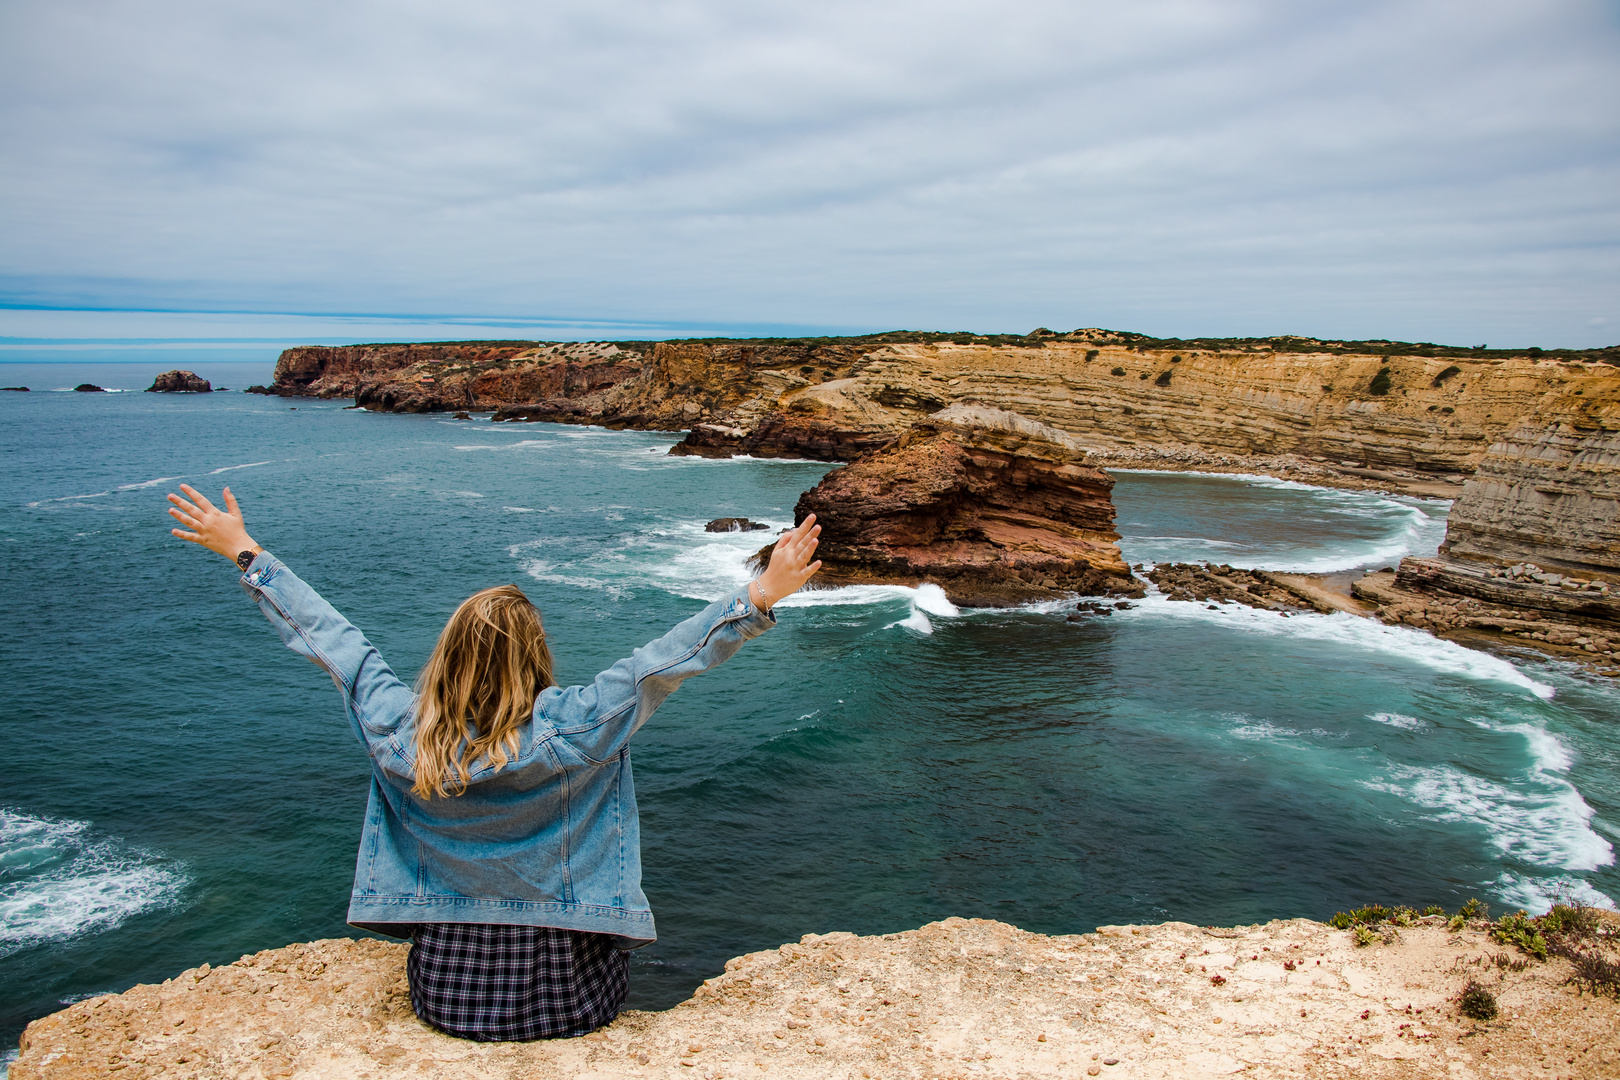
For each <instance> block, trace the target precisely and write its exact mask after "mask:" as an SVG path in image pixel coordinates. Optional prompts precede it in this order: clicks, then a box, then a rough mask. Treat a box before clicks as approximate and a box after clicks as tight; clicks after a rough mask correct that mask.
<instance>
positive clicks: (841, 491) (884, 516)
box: [795, 405, 1141, 607]
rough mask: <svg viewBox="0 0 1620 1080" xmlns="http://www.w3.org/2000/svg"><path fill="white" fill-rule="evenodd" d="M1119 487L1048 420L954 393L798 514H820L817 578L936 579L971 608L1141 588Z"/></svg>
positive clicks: (802, 501)
mask: <svg viewBox="0 0 1620 1080" xmlns="http://www.w3.org/2000/svg"><path fill="white" fill-rule="evenodd" d="M1113 486H1114V481H1113V479H1112V478H1111V477H1110V476H1108V474H1107V473H1105V472H1103V471H1102V470H1101V469H1096V468H1092V467H1091V466H1089V465H1088V464H1086V460H1085V451H1084V450H1082V449H1081V448H1080V447H1079V445H1078V444H1076V443H1075V441H1074V440H1073V439H1071V438H1069V437H1068V436H1067V435H1064V434H1063V433H1062V432H1060V431H1058V430H1056V429H1055V428H1052V427H1051V426H1050V425H1047V424H1040V423H1037V422H1034V421H1031V420H1029V419H1027V418H1026V417H1022V416H1018V415H1017V414H1015V413H1009V412H1005V411H1003V410H1000V409H991V408H988V407H985V406H966V405H956V406H952V407H951V408H948V409H944V410H941V411H940V412H937V413H935V414H933V415H932V416H929V417H927V418H925V419H923V420H920V421H918V422H917V423H916V424H914V425H913V426H912V427H911V428H910V429H908V430H907V431H906V432H905V433H904V434H903V435H901V436H900V437H899V438H898V439H896V440H895V441H894V442H893V443H892V444H890V445H888V446H886V447H885V448H883V449H881V450H876V451H872V452H870V453H867V454H864V455H862V456H861V457H859V458H857V459H856V460H855V461H854V462H853V463H851V464H849V465H846V466H845V467H844V468H842V469H838V470H836V471H834V472H831V473H829V474H828V475H827V476H826V478H825V479H823V480H822V481H821V483H819V484H817V485H816V486H815V487H814V488H812V489H811V490H810V491H807V492H805V493H804V494H803V495H802V496H800V498H799V502H798V505H797V507H796V508H795V517H796V519H797V520H799V521H803V520H804V519H805V518H806V517H807V516H808V515H810V514H815V515H816V517H817V519H818V520H819V521H820V522H821V526H822V532H821V545H820V547H819V548H818V549H817V552H816V554H817V557H818V558H820V559H821V560H822V569H821V571H820V574H819V575H818V576H817V579H816V580H817V583H818V584H821V585H827V586H838V585H856V584H862V585H865V584H898V585H911V586H915V585H920V584H923V583H925V582H927V583H933V584H936V585H939V586H940V587H941V588H943V589H944V590H945V594H946V596H948V597H949V598H950V600H951V601H952V602H953V603H957V604H963V605H967V606H972V607H1004V606H1009V605H1013V604H1021V603H1027V602H1029V601H1031V600H1043V599H1052V598H1054V597H1056V596H1058V595H1059V594H1060V593H1064V592H1081V593H1085V594H1087V595H1095V594H1097V593H1112V592H1133V593H1135V594H1136V595H1140V594H1141V587H1140V586H1134V585H1133V583H1132V582H1131V579H1130V570H1129V568H1128V567H1126V565H1125V562H1124V560H1123V559H1122V558H1121V557H1120V553H1119V547H1118V545H1117V541H1118V540H1119V534H1118V533H1116V532H1114V504H1113V501H1112V499H1111V497H1110V492H1111V490H1112V489H1113Z"/></svg>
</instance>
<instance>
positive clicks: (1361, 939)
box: [1355, 926, 1378, 949]
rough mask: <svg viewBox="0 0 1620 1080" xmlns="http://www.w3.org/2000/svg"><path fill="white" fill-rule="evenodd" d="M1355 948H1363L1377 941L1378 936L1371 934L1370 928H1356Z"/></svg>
mask: <svg viewBox="0 0 1620 1080" xmlns="http://www.w3.org/2000/svg"><path fill="white" fill-rule="evenodd" d="M1355 939H1356V948H1358V949H1361V948H1365V947H1366V946H1368V945H1371V944H1372V943H1373V942H1375V941H1377V940H1378V935H1377V934H1375V933H1373V932H1372V928H1371V927H1367V926H1358V927H1356V932H1355Z"/></svg>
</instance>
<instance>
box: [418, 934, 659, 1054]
mask: <svg viewBox="0 0 1620 1080" xmlns="http://www.w3.org/2000/svg"><path fill="white" fill-rule="evenodd" d="M411 942H412V944H411V951H410V955H409V957H408V958H407V959H406V962H405V971H406V975H407V977H408V978H409V979H410V984H411V1007H412V1008H413V1009H415V1010H416V1015H417V1016H419V1017H421V1018H422V1019H423V1020H424V1021H426V1022H427V1023H429V1024H432V1025H433V1026H434V1027H436V1028H438V1029H439V1030H440V1031H443V1032H445V1033H446V1034H448V1035H455V1036H458V1037H460V1038H463V1039H475V1040H477V1041H479V1042H516V1041H521V1040H525V1039H552V1038H567V1037H570V1036H574V1035H585V1034H588V1033H590V1032H592V1031H595V1030H596V1029H597V1028H599V1027H601V1026H602V1025H603V1024H606V1023H607V1022H608V1021H610V1020H612V1019H613V1018H614V1017H615V1016H617V1015H619V1010H620V1009H622V1008H624V1001H625V997H626V995H627V994H628V993H629V990H630V956H629V954H628V953H624V952H621V951H619V950H618V949H615V948H614V947H613V945H612V944H611V939H610V938H609V937H608V936H607V935H606V934H588V933H584V932H581V931H578V930H558V929H556V928H554V927H550V926H511V925H505V924H486V923H422V924H421V925H419V926H417V928H416V933H415V934H414V935H412V938H411Z"/></svg>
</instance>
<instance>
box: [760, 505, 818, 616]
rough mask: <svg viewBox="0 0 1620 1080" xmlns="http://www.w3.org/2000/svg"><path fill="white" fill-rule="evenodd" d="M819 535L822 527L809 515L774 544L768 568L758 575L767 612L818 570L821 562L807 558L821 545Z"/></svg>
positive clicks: (795, 590)
mask: <svg viewBox="0 0 1620 1080" xmlns="http://www.w3.org/2000/svg"><path fill="white" fill-rule="evenodd" d="M820 535H821V526H820V525H817V524H816V515H814V514H811V515H810V516H809V517H806V518H805V519H804V522H803V523H802V524H801V525H799V526H798V528H795V529H789V530H788V531H787V532H785V533H783V534H782V538H781V539H780V540H778V541H777V542H776V547H775V548H773V549H772V550H771V562H770V565H769V566H767V567H766V568H765V572H764V573H763V574H761V575H759V587H760V590H761V591H762V592H763V593H764V594H765V605H764V606H765V608H766V610H770V609H771V608H773V607H775V606H776V602H777V601H778V600H780V599H782V597H784V596H790V595H792V594H793V593H796V592H798V591H799V589H800V587H801V586H803V585H804V583H805V582H807V581H809V580H810V578H811V577H812V576H814V575H815V572H816V571H817V570H820V569H821V560H820V559H817V560H816V561H815V562H811V561H810V556H812V555H814V554H815V553H816V545H817V544H819V543H820V542H821V541H820V540H818V539H816V538H817V537H818V536H820Z"/></svg>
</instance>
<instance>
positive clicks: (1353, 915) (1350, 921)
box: [1328, 904, 1395, 930]
mask: <svg viewBox="0 0 1620 1080" xmlns="http://www.w3.org/2000/svg"><path fill="white" fill-rule="evenodd" d="M1393 914H1395V912H1394V909H1392V908H1387V907H1384V906H1383V905H1382V904H1368V905H1367V906H1366V907H1358V908H1356V909H1355V910H1354V911H1340V912H1337V913H1335V914H1334V916H1333V918H1331V919H1329V920H1328V925H1329V926H1331V927H1333V928H1334V929H1335V930H1348V929H1350V928H1351V927H1352V926H1376V925H1377V924H1379V923H1381V922H1385V921H1387V920H1388V919H1389V917H1390V916H1391V915H1393Z"/></svg>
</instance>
